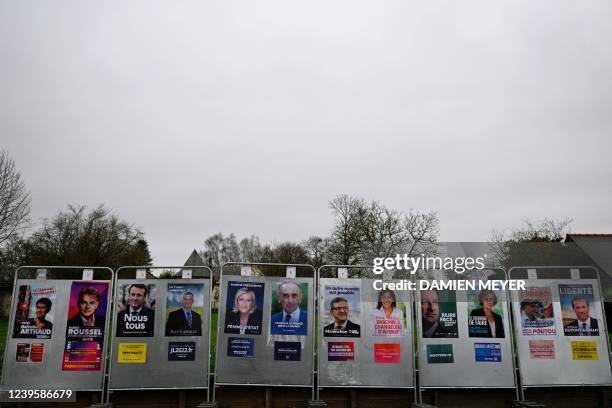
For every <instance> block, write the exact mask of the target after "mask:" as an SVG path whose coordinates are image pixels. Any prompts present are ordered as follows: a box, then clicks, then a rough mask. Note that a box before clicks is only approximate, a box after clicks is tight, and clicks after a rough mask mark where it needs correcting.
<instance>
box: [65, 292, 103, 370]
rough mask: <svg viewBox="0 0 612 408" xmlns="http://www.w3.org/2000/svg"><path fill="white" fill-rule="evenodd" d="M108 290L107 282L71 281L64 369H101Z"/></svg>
mask: <svg viewBox="0 0 612 408" xmlns="http://www.w3.org/2000/svg"><path fill="white" fill-rule="evenodd" d="M108 290H109V283H108V282H85V281H75V282H72V285H71V288H70V299H69V309H68V316H67V319H68V321H67V324H66V344H65V347H64V358H63V364H62V370H64V371H99V370H100V369H101V367H102V364H103V363H104V359H103V355H102V351H103V346H104V337H105V333H104V328H105V323H106V312H107V308H108V304H107V299H108Z"/></svg>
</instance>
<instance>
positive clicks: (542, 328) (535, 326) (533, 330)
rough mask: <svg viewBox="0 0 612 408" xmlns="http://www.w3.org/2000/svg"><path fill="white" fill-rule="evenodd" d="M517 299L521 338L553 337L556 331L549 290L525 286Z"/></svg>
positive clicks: (547, 288)
mask: <svg viewBox="0 0 612 408" xmlns="http://www.w3.org/2000/svg"><path fill="white" fill-rule="evenodd" d="M518 297H519V304H520V308H521V333H522V334H523V336H544V335H546V336H554V335H555V334H556V333H557V330H556V329H555V316H554V311H553V302H552V295H551V291H550V288H549V287H539V286H527V287H526V288H525V290H522V291H519V292H518Z"/></svg>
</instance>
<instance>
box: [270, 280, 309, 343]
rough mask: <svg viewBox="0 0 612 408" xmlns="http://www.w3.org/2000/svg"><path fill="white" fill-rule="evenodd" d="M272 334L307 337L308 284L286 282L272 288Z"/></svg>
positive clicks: (275, 284) (273, 285) (276, 284)
mask: <svg viewBox="0 0 612 408" xmlns="http://www.w3.org/2000/svg"><path fill="white" fill-rule="evenodd" d="M271 291H272V303H271V307H270V334H271V335H276V334H289V335H296V336H305V335H306V331H307V329H308V283H307V282H303V283H298V282H295V281H293V280H285V281H282V282H278V283H274V284H272V287H271Z"/></svg>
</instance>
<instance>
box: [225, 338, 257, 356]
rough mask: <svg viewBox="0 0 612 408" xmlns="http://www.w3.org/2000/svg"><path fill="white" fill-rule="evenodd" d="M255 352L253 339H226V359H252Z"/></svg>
mask: <svg viewBox="0 0 612 408" xmlns="http://www.w3.org/2000/svg"><path fill="white" fill-rule="evenodd" d="M254 350H255V339H253V338H250V337H228V338H227V356H228V357H253V355H254V354H253V352H254Z"/></svg>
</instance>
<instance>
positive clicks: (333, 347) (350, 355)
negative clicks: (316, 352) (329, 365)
mask: <svg viewBox="0 0 612 408" xmlns="http://www.w3.org/2000/svg"><path fill="white" fill-rule="evenodd" d="M353 360H355V344H354V343H353V342H352V341H328V342H327V361H353Z"/></svg>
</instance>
